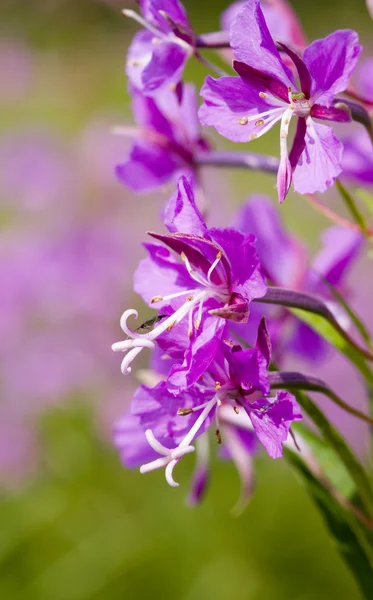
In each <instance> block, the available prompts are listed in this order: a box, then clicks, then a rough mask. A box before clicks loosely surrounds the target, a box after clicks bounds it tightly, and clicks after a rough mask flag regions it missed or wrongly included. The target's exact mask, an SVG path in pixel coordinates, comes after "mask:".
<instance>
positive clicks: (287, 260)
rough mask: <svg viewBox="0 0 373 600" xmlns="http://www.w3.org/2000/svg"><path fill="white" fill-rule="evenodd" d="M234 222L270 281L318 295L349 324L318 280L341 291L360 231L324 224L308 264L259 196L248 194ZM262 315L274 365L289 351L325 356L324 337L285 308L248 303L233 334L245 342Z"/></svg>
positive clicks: (358, 244)
mask: <svg viewBox="0 0 373 600" xmlns="http://www.w3.org/2000/svg"><path fill="white" fill-rule="evenodd" d="M234 226H235V227H236V228H237V229H239V230H240V231H242V232H243V233H246V232H248V231H250V232H253V233H254V234H255V235H256V237H257V243H256V248H257V251H258V254H259V258H260V263H261V265H262V269H263V273H264V275H265V276H266V277H267V278H268V280H269V281H270V282H271V283H272V284H273V285H276V286H280V287H286V288H290V289H293V290H296V291H305V292H308V293H313V294H317V295H321V296H323V297H324V298H326V299H327V301H328V304H329V307H330V308H331V309H332V310H333V311H334V312H335V316H336V317H337V318H338V319H339V320H342V324H343V325H344V326H345V327H348V326H349V322H348V321H347V322H346V316H345V315H344V314H343V313H342V312H341V310H340V309H338V306H337V304H336V303H335V302H334V301H333V298H332V296H331V294H330V292H329V290H328V288H327V286H326V285H325V283H324V281H323V280H324V279H325V280H326V281H328V282H329V283H330V284H332V285H333V286H334V287H336V288H337V289H338V290H339V291H340V292H341V293H344V294H345V292H346V290H345V289H344V281H345V278H346V275H347V274H348V271H349V269H350V267H351V266H352V264H353V263H354V261H356V259H357V257H358V256H359V252H360V249H361V246H362V243H363V237H362V235H361V234H359V233H357V232H355V231H351V230H349V229H345V228H342V227H337V226H334V227H330V228H329V229H327V230H325V231H324V233H323V235H322V248H321V250H320V251H319V253H318V254H317V255H316V256H315V258H314V259H313V261H312V263H311V261H310V259H309V256H308V253H307V252H306V249H305V248H304V246H303V245H302V244H301V243H300V242H299V240H297V239H296V238H295V237H294V236H292V235H290V234H289V233H288V232H287V231H286V230H285V228H284V226H283V224H282V222H281V220H280V216H279V214H278V211H277V210H276V209H275V207H274V206H273V204H272V202H271V201H270V200H269V199H267V198H266V197H265V196H254V197H252V198H249V199H248V201H247V202H246V203H245V204H244V205H243V206H242V207H241V208H240V209H239V211H238V212H237V215H236V217H235V220H234ZM263 315H265V316H266V318H267V322H268V327H269V331H270V334H271V340H272V343H273V347H274V351H275V361H276V363H278V364H280V363H281V362H282V361H283V358H284V356H285V355H286V354H287V353H288V352H289V351H292V352H295V353H296V354H298V355H300V356H302V357H303V358H304V359H307V360H313V361H315V360H320V359H321V358H323V357H324V356H325V351H326V348H327V345H326V343H325V342H324V340H323V339H322V338H321V337H320V336H319V335H318V334H316V333H315V332H314V331H313V330H312V329H311V328H310V327H308V326H307V325H305V324H304V323H301V322H300V321H299V320H298V319H297V318H295V317H293V316H292V315H291V314H290V313H289V312H287V311H285V310H284V309H279V308H277V307H269V306H262V305H257V304H254V305H253V306H252V307H251V313H250V320H249V322H248V323H247V324H246V325H245V326H244V328H243V329H241V331H240V332H239V333H240V334H241V335H242V336H243V337H244V338H245V339H246V340H247V341H248V342H249V343H251V342H252V341H253V339H254V336H255V327H256V326H257V324H258V322H259V320H260V318H261V317H262V316H263ZM234 329H235V328H234ZM235 330H236V329H235Z"/></svg>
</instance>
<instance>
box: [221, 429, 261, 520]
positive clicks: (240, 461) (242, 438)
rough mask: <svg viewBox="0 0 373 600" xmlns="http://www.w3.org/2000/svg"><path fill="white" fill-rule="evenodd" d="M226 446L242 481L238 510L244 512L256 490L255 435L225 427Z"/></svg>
mask: <svg viewBox="0 0 373 600" xmlns="http://www.w3.org/2000/svg"><path fill="white" fill-rule="evenodd" d="M223 436H224V444H225V447H226V450H227V453H228V458H230V459H231V460H232V461H233V462H234V465H235V467H236V469H237V471H238V473H239V476H240V480H241V493H240V498H239V500H238V502H237V504H236V510H242V509H243V508H245V506H246V504H247V503H248V501H249V499H250V497H251V495H252V492H253V488H254V469H253V461H252V458H251V457H252V455H253V453H254V451H255V441H256V438H255V435H254V434H253V433H252V432H250V431H243V430H242V429H238V428H237V427H234V426H233V425H228V424H225V425H224V430H223Z"/></svg>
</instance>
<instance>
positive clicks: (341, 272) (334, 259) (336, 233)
mask: <svg viewBox="0 0 373 600" xmlns="http://www.w3.org/2000/svg"><path fill="white" fill-rule="evenodd" d="M322 244H323V248H322V250H321V251H320V252H319V253H318V254H317V256H316V257H315V259H314V261H313V264H312V267H313V270H314V271H316V273H317V274H318V275H320V276H322V277H324V278H325V279H327V280H328V281H329V283H331V284H332V285H334V286H338V285H340V284H341V283H342V279H343V277H344V276H345V275H346V273H347V270H348V269H349V268H350V267H351V266H352V264H353V262H354V261H355V260H356V258H357V256H358V255H359V252H360V250H361V246H362V244H363V236H362V235H361V234H360V233H358V232H356V231H352V230H351V229H346V228H345V227H338V226H334V227H330V228H329V229H327V230H326V231H324V232H323V234H322Z"/></svg>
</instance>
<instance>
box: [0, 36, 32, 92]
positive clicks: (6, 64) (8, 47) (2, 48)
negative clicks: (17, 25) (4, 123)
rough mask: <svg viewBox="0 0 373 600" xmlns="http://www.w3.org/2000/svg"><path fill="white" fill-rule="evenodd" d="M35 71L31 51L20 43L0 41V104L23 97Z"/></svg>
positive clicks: (16, 41) (17, 41)
mask: <svg viewBox="0 0 373 600" xmlns="http://www.w3.org/2000/svg"><path fill="white" fill-rule="evenodd" d="M34 71H35V64H34V56H33V52H32V50H31V49H30V48H29V47H27V45H26V44H25V43H24V42H23V41H22V42H21V41H19V40H15V39H8V40H7V39H2V40H1V41H0V78H1V102H3V103H4V102H6V103H10V102H15V101H17V100H20V99H21V98H22V97H24V96H25V95H26V94H27V92H28V90H29V88H30V86H31V83H32V80H33V77H34Z"/></svg>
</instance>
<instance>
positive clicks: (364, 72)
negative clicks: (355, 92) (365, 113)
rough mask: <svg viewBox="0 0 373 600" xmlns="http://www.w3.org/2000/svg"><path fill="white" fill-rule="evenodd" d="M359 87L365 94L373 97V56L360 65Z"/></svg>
mask: <svg viewBox="0 0 373 600" xmlns="http://www.w3.org/2000/svg"><path fill="white" fill-rule="evenodd" d="M358 89H359V92H360V93H361V94H362V95H363V96H365V97H367V98H369V99H372V98H373V57H369V58H366V59H364V60H363V61H362V62H361V64H360V65H359V71H358Z"/></svg>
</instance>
